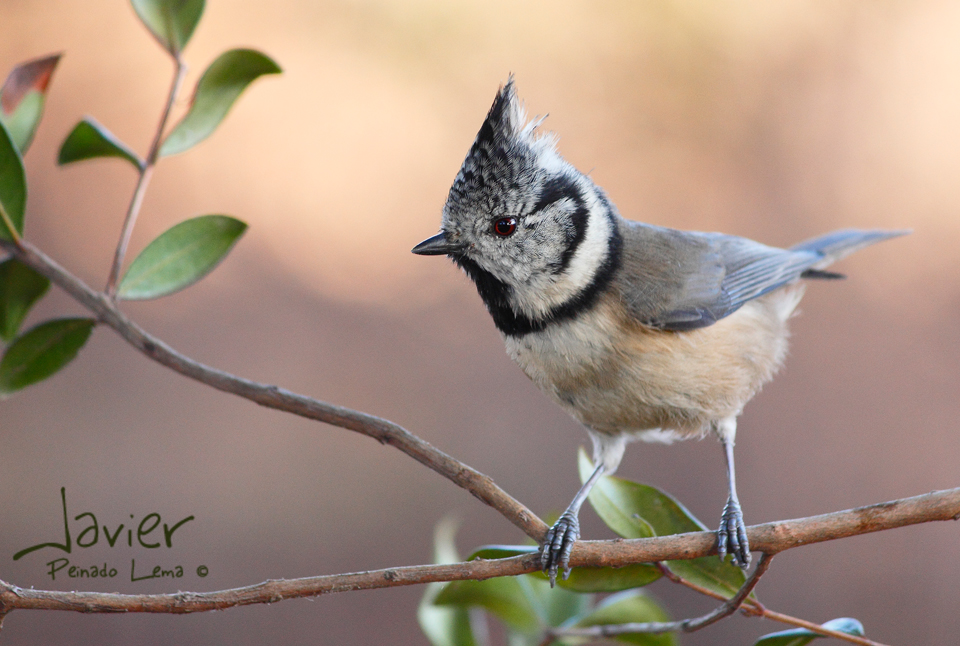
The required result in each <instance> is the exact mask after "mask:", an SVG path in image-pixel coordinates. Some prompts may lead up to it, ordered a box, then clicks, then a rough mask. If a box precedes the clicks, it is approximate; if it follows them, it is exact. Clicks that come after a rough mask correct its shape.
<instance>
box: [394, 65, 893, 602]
mask: <svg viewBox="0 0 960 646" xmlns="http://www.w3.org/2000/svg"><path fill="white" fill-rule="evenodd" d="M542 121H543V119H542V118H537V119H533V120H530V121H528V120H527V116H526V112H525V109H524V107H523V105H522V104H521V102H520V100H519V99H518V97H517V92H516V88H515V83H514V78H513V76H512V75H511V76H510V77H509V79H508V81H507V82H506V84H504V85H502V86H501V87H500V89H499V91H498V92H497V95H496V98H495V100H494V102H493V105H492V106H491V108H490V110H489V112H488V113H487V116H486V118H485V119H484V121H483V124H482V126H481V127H480V131H479V132H478V134H477V136H476V139H475V140H474V142H473V145H472V146H471V147H470V149H469V151H468V153H467V156H466V158H465V159H464V161H463V164H462V166H461V167H460V170H459V172H458V173H457V175H456V178H455V179H454V182H453V185H452V186H451V188H450V191H449V194H448V196H447V199H446V202H445V204H444V206H443V211H442V219H441V226H440V232H439V233H438V234H437V235H434V236H432V237H430V238H428V239H426V240H424V241H423V242H421V243H420V244H418V245H416V246H415V247H414V248H413V250H412V251H413V253H415V254H418V255H423V256H431V255H442V256H448V257H449V258H450V259H452V260H453V262H454V263H455V264H456V265H457V266H459V268H460V269H461V270H463V272H465V273H466V275H467V276H468V277H469V278H470V279H471V280H472V281H473V283H474V284H475V285H476V288H477V291H478V293H479V295H480V298H481V299H482V301H483V303H484V304H485V306H486V309H487V310H488V312H489V313H490V315H491V317H492V318H493V323H494V325H495V326H496V328H497V330H499V332H500V334H501V336H502V337H503V340H504V343H505V346H506V350H507V354H508V355H509V356H510V357H511V358H512V359H513V360H514V361H515V362H516V363H517V364H518V365H519V366H520V368H521V369H522V370H523V372H524V373H526V375H527V376H528V377H529V378H530V379H531V380H532V381H533V382H534V383H535V384H536V385H537V386H538V387H539V389H540V390H541V391H543V392H544V393H545V394H546V395H547V396H548V397H549V398H550V399H552V400H553V401H554V402H556V403H557V404H559V405H560V407H562V408H563V409H565V410H566V411H567V412H568V413H570V414H571V415H572V416H573V417H574V418H575V419H576V420H578V421H579V422H580V423H581V424H582V425H583V426H584V427H585V429H586V431H587V433H588V435H589V437H590V439H591V441H592V445H593V464H594V470H593V472H592V474H591V475H590V477H589V478H587V480H586V482H585V483H584V484H583V486H582V487H581V488H580V490H579V491H578V492H577V494H576V495H575V496H574V498H573V500H572V501H571V502H570V504H569V506H568V507H567V508H566V510H565V511H564V512H563V513H562V514H561V515H560V517H559V519H558V520H557V522H556V523H555V524H554V525H553V526H552V527H551V528H550V529H549V531H548V532H547V534H546V536H545V538H544V540H543V542H542V544H541V547H540V550H541V551H540V563H541V566H542V568H543V571H544V572H545V573H546V574H547V575H548V576H549V578H550V584H551V586H552V585H554V584H555V581H556V577H557V574H558V571H559V570H560V569H562V570H563V578H564V579H566V578H567V577H568V576H569V574H570V565H569V560H570V554H571V552H572V549H573V546H574V544H575V543H576V541H577V540H578V539H579V538H580V524H579V512H580V508H581V506H582V505H583V503H584V501H585V500H586V499H587V496H588V494H589V492H590V490H591V488H592V487H593V486H594V485H595V484H596V483H597V481H598V480H599V479H600V478H601V477H602V476H604V475H611V474H613V473H614V472H615V471H616V470H617V467H618V466H619V464H620V461H621V458H622V457H623V454H624V450H625V448H626V446H627V444H628V443H630V442H633V441H635V440H641V441H648V442H667V443H669V442H673V441H675V440H682V439H690V438H702V437H705V436H707V435H714V436H716V437H717V438H718V439H719V440H720V443H721V445H722V447H723V454H724V457H725V465H726V475H727V484H728V490H727V500H726V504H725V505H724V508H723V511H722V514H721V521H720V527H719V529H718V531H717V552H718V554H719V556H720V558H721V559H725V557H726V555H727V554H730V555H731V560H732V562H733V563H734V564H735V565H738V566H740V567H741V568H744V569H746V568H747V567H748V566H749V564H750V547H749V542H748V540H747V534H746V526H745V524H744V520H743V512H742V509H741V506H740V502H739V499H738V497H737V489H736V476H735V469H734V441H735V437H736V430H737V417H738V416H739V415H740V413H741V411H742V410H743V407H744V405H745V404H746V403H747V402H748V401H749V400H750V399H751V398H753V396H754V395H756V394H757V392H758V391H759V390H760V388H761V387H762V386H763V385H764V384H765V383H766V382H768V381H769V380H770V379H771V378H772V377H773V376H774V374H775V373H776V372H777V370H778V369H779V368H780V367H781V365H782V364H783V362H784V358H785V356H786V353H787V339H788V335H789V333H788V326H787V321H788V319H790V317H791V316H792V314H793V313H794V311H795V309H796V307H797V304H798V303H799V301H800V298H801V297H802V296H803V293H804V288H805V280H806V279H836V278H843V277H844V276H843V275H842V274H837V273H834V272H831V271H827V270H826V267H828V266H829V265H831V264H832V263H833V262H835V261H837V260H839V259H840V258H842V257H844V256H846V255H848V254H850V253H852V252H854V251H857V250H859V249H862V248H863V247H866V246H868V245H872V244H874V243H877V242H881V241H883V240H887V239H890V238H894V237H897V236H901V235H904V234H906V233H909V231H906V230H858V229H844V230H838V231H834V232H832V233H827V234H826V235H822V236H819V237H816V238H813V239H811V240H807V241H805V242H801V243H799V244H796V245H794V246H792V247H790V248H788V249H782V248H777V247H771V246H767V245H764V244H761V243H759V242H755V241H753V240H750V239H747V238H742V237H737V236H733V235H725V234H722V233H702V232H694V231H680V230H676V229H670V228H666V227H661V226H655V225H651V224H645V223H642V222H637V221H633V220H628V219H625V218H623V217H622V216H621V215H620V213H619V212H618V210H617V208H616V207H615V206H614V204H613V203H612V202H611V201H610V199H609V198H608V197H607V195H606V193H605V192H604V191H603V189H601V188H600V187H599V186H597V185H596V184H595V183H594V182H593V180H592V179H591V178H590V177H589V176H588V175H586V174H584V173H581V172H580V171H578V170H577V169H576V168H574V167H573V166H572V165H571V164H570V163H568V162H567V161H566V160H564V159H563V158H562V157H561V156H560V153H559V152H558V150H557V141H558V140H557V137H556V136H555V135H553V134H552V133H543V132H542V131H541V129H540V126H541V124H542Z"/></svg>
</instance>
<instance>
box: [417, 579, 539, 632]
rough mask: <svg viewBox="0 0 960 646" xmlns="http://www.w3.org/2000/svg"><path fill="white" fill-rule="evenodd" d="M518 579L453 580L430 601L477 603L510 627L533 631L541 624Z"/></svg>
mask: <svg viewBox="0 0 960 646" xmlns="http://www.w3.org/2000/svg"><path fill="white" fill-rule="evenodd" d="M520 579H521V577H498V578H495V579H487V580H486V581H453V582H451V583H450V584H448V585H447V587H445V588H444V589H443V590H442V591H441V592H440V594H438V595H437V598H436V599H435V600H434V603H436V604H437V605H441V606H462V607H471V606H477V607H480V608H483V609H484V610H486V611H487V612H489V613H491V614H493V615H494V616H496V617H497V618H498V619H500V620H501V621H502V622H503V623H505V624H507V626H509V627H510V628H512V629H514V630H518V631H520V632H523V633H535V632H537V631H539V630H540V629H541V627H542V624H541V621H540V619H539V618H538V615H537V610H536V608H535V607H534V605H533V604H532V603H531V599H530V598H529V597H528V596H527V594H526V591H525V590H524V586H523V585H522V584H521V582H520Z"/></svg>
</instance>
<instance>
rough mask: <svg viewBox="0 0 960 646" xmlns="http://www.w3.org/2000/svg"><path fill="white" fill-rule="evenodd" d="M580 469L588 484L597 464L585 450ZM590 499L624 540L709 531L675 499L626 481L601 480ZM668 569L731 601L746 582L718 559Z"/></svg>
mask: <svg viewBox="0 0 960 646" xmlns="http://www.w3.org/2000/svg"><path fill="white" fill-rule="evenodd" d="M579 466H580V478H581V479H582V480H584V481H585V480H586V478H587V477H589V475H590V473H592V471H593V465H592V464H591V463H590V459H589V458H588V457H587V455H586V453H585V452H584V451H583V450H582V449H581V451H580V456H579ZM589 500H590V504H591V505H592V506H593V508H594V509H595V510H596V512H597V514H598V515H599V516H600V518H601V519H602V520H603V522H604V523H606V524H607V526H609V527H610V528H611V529H612V530H613V531H615V532H617V533H618V534H620V535H621V536H623V537H624V538H648V537H650V536H668V535H671V534H683V533H686V532H702V531H707V527H706V526H705V525H704V524H703V523H701V522H700V521H699V520H697V518H696V517H695V516H694V515H693V514H691V513H690V511H689V510H687V508H686V507H684V506H683V505H682V504H680V502H678V501H677V500H676V499H675V498H673V497H672V496H669V495H667V494H666V493H663V492H662V491H660V490H659V489H657V488H655V487H651V486H649V485H643V484H638V483H636V482H630V481H629V480H624V479H623V478H615V477H609V476H605V477H603V478H600V481H599V482H598V483H597V484H596V486H595V487H594V488H593V490H592V491H591V492H590V496H589ZM666 566H667V567H668V568H670V570H671V571H672V572H673V573H675V574H677V575H678V576H680V577H683V578H684V579H686V580H687V581H690V582H691V583H696V584H697V585H701V586H703V587H705V588H707V589H709V590H712V591H714V592H716V593H717V594H720V595H723V596H724V597H727V598H729V597H732V596H733V595H734V594H736V592H737V590H739V589H740V587H741V586H742V585H743V584H744V581H745V580H746V579H745V577H744V574H743V570H741V569H740V568H738V567H737V566H735V565H733V564H732V563H730V562H729V561H721V560H720V559H719V558H717V557H716V556H705V557H702V558H698V559H692V560H680V561H667V562H666Z"/></svg>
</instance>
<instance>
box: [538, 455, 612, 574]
mask: <svg viewBox="0 0 960 646" xmlns="http://www.w3.org/2000/svg"><path fill="white" fill-rule="evenodd" d="M605 471H606V469H605V468H604V466H603V463H602V462H601V463H600V465H599V466H598V467H597V468H596V469H595V470H594V472H593V474H592V475H591V476H590V478H589V479H588V480H587V481H586V482H585V483H583V486H582V487H580V491H578V492H577V495H576V496H574V497H573V500H572V501H571V502H570V505H569V506H567V509H566V511H564V512H563V513H562V514H560V518H559V519H557V522H556V523H554V525H553V527H551V528H550V530H549V531H548V532H547V535H546V537H544V539H543V545H542V546H541V548H540V564H541V565H542V566H543V572H544V574H546V575H548V576H549V577H550V587H551V588H552V587H553V586H554V584H555V583H556V581H557V570H558V569H559V568H561V567H562V568H563V579H564V581H566V579H567V577H569V576H570V552H571V551H572V550H573V544H574V543H576V542H577V539H578V538H580V521H579V519H578V518H577V517H578V516H579V514H580V507H582V506H583V503H584V501H585V500H586V499H587V495H588V494H589V493H590V490H591V489H593V485H595V484H596V483H597V480H599V479H600V476H602V475H603V474H604V472H605Z"/></svg>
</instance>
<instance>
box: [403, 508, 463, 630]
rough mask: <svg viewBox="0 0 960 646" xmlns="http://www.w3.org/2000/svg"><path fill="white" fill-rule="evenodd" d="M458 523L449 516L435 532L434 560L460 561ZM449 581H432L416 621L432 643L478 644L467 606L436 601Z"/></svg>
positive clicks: (435, 561) (418, 609)
mask: <svg viewBox="0 0 960 646" xmlns="http://www.w3.org/2000/svg"><path fill="white" fill-rule="evenodd" d="M457 524H458V523H457V522H456V521H454V520H452V519H450V518H446V519H444V520H442V521H440V522H439V523H437V526H436V528H435V529H434V531H433V550H434V554H433V562H434V563H456V562H457V561H459V560H460V557H459V555H458V554H457V546H456V544H455V543H454V536H455V534H456V531H457ZM446 586H447V584H446V583H431V584H429V585H428V586H427V590H426V592H425V593H424V595H423V599H421V600H420V606H419V607H418V608H417V621H418V622H419V623H420V628H421V630H423V633H424V634H425V635H426V636H427V639H428V640H430V643H431V644H432V645H433V646H476V640H475V639H474V636H473V629H472V628H471V626H470V613H469V611H468V610H467V609H466V608H457V607H443V606H437V605H435V604H434V601H435V600H436V598H437V595H438V594H440V591H441V590H443V589H444V588H445V587H446Z"/></svg>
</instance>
